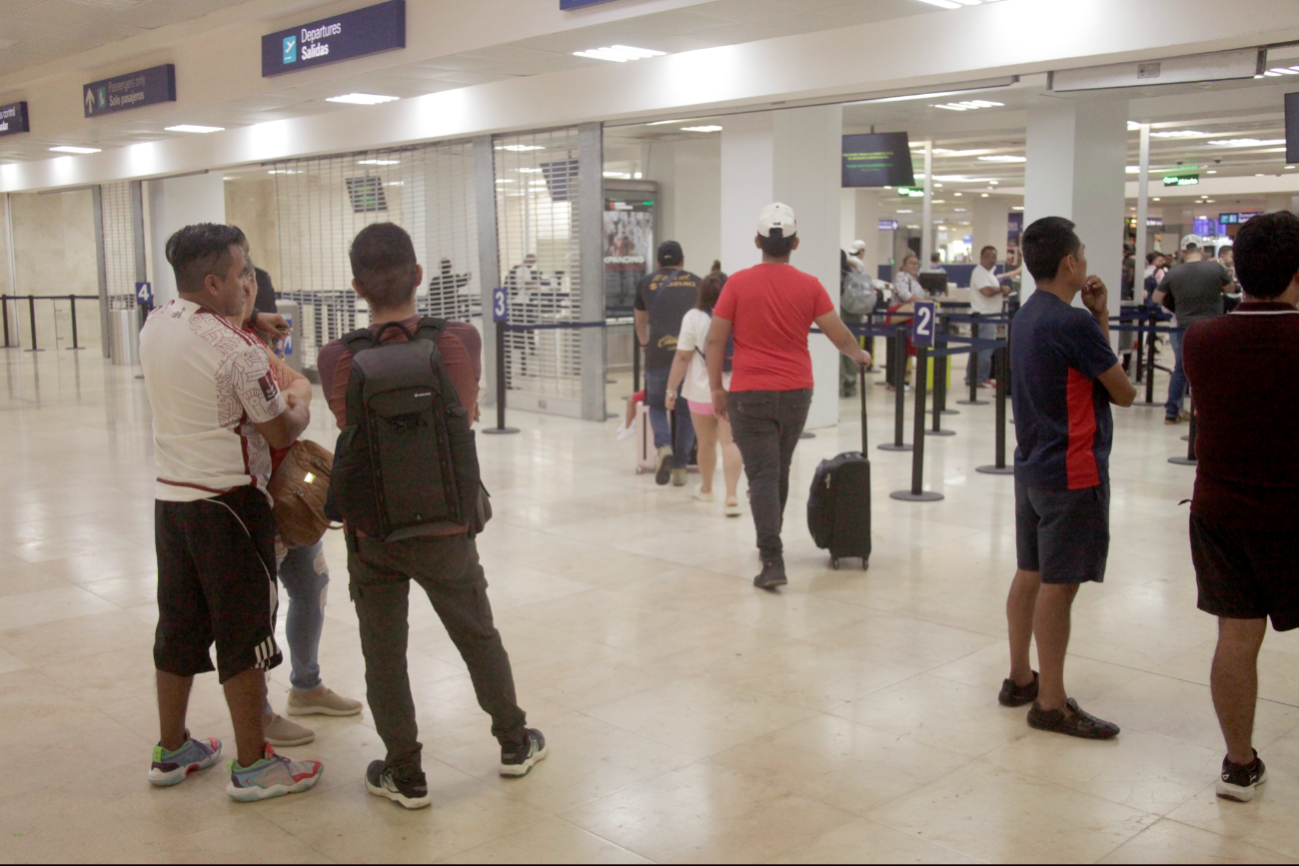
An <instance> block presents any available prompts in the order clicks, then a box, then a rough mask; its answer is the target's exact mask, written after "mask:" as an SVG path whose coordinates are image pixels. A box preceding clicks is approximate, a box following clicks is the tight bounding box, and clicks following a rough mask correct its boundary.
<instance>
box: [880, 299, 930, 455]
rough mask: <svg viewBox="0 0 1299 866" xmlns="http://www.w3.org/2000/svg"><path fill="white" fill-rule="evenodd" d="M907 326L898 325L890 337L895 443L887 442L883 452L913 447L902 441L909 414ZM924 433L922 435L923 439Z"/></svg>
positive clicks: (922, 414) (906, 449) (922, 412)
mask: <svg viewBox="0 0 1299 866" xmlns="http://www.w3.org/2000/svg"><path fill="white" fill-rule="evenodd" d="M906 329H907V326H906V325H897V326H896V327H895V328H894V331H893V336H892V337H889V348H890V349H891V350H892V352H893V357H892V358H891V359H890V360H889V375H888V378H889V379H896V380H897V382H896V384H895V386H894V387H895V388H896V390H895V391H894V393H893V396H894V402H893V441H892V442H885V443H883V444H882V445H880V446H879V449H880V450H881V451H910V450H911V448H912V446H910V445H907V444H906V443H905V442H903V441H902V434H903V424H904V423H905V418H906V414H907V402H906V401H907V394H906V391H907V386H906V378H907V377H906V367H907V340H906ZM924 414H925V413H924V409H923V408H922V409H921V411H920V420H921V424H920V426H921V429H922V430H923V429H924ZM923 435H924V434H923V433H922V434H921V436H922V438H923Z"/></svg>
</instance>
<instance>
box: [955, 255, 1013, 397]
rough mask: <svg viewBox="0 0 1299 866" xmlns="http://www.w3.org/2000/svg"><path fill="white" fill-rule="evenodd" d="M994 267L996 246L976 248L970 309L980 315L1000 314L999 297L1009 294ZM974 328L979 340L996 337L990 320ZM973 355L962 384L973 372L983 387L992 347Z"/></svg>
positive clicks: (986, 381) (995, 263) (986, 382)
mask: <svg viewBox="0 0 1299 866" xmlns="http://www.w3.org/2000/svg"><path fill="white" fill-rule="evenodd" d="M996 267H997V248H996V247H994V246H992V245H991V244H989V245H988V246H986V247H984V248H983V249H981V250H979V263H978V264H977V265H975V267H974V270H973V271H971V272H970V311H971V312H974V313H978V314H979V317H980V318H982V317H984V316H995V315H998V314H1000V313H1001V305H1002V300H1003V299H1004V298H1005V297H1006V296H1007V295H1009V294H1010V287H1009V286H1003V285H1002V284H1001V281H1000V280H999V279H998V278H997V275H996V274H994V273H993V269H994V268H996ZM975 330H976V331H977V333H975V334H973V335H972V336H974V337H977V338H978V339H980V340H995V339H997V325H996V324H995V323H994V322H983V321H980V322H979V324H978V325H977V326H976V328H975ZM974 357H975V361H974V363H971V364H970V365H968V366H967V367H966V368H965V384H966V385H967V386H968V385H969V384H970V376H971V375H972V374H973V375H976V376H977V377H978V378H976V379H975V384H976V385H978V386H979V387H980V388H986V387H988V386H989V381H990V379H991V377H992V350H991V349H981V350H980V351H978V352H977V353H975V356H974Z"/></svg>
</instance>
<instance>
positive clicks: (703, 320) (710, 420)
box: [666, 257, 851, 517]
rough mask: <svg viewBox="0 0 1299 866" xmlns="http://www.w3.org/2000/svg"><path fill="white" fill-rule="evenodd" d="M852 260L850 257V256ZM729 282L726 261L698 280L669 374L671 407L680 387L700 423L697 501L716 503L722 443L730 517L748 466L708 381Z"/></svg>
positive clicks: (724, 381)
mask: <svg viewBox="0 0 1299 866" xmlns="http://www.w3.org/2000/svg"><path fill="white" fill-rule="evenodd" d="M850 258H851V257H850ZM725 285H726V274H724V273H722V265H721V262H714V263H713V269H712V271H711V272H710V273H709V274H708V276H706V277H704V278H703V280H701V281H700V283H699V290H698V291H699V294H698V300H696V302H695V308H694V309H693V310H690V311H689V312H687V313H686V314H685V316H683V317H682V318H681V332H680V333H679V334H678V335H677V354H676V356H675V357H674V358H673V359H672V369H671V371H670V372H669V373H668V389H667V397H666V402H667V408H668V410H669V411H673V410H675V409H676V404H677V388H678V387H681V386H682V383H683V382H684V383H685V384H684V387H681V394H682V396H684V397H685V398H686V402H687V403H689V404H690V420H691V421H693V422H694V425H695V437H696V439H697V441H698V444H699V448H698V452H699V480H700V485H699V489H698V490H696V491H695V499H698V500H699V501H700V502H712V501H713V475H714V474H715V472H716V470H717V445H718V444H719V442H720V444H721V446H722V476H723V477H724V478H725V479H726V516H727V517H739V516H740V500H739V493H738V488H739V485H740V471H741V470H742V469H743V468H744V464H743V461H742V460H741V458H740V449H739V447H738V446H736V444H735V440H734V439H732V438H731V422H730V421H728V420H726V419H724V418H718V417H717V415H716V414H715V413H714V412H713V397H712V389H711V388H710V387H709V385H708V366H707V364H706V363H705V360H704V347H705V345H707V343H708V329H709V328H710V327H711V326H712V323H713V307H714V306H716V305H717V299H718V298H720V297H721V295H722V287H723V286H725ZM722 384H723V385H724V386H725V387H726V388H727V390H729V389H730V386H731V374H730V373H725V374H724V375H723V378H722Z"/></svg>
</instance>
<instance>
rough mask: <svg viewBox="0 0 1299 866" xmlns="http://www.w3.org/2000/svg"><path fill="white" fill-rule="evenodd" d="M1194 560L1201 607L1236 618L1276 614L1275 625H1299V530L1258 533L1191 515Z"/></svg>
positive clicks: (1282, 628) (1284, 627)
mask: <svg viewBox="0 0 1299 866" xmlns="http://www.w3.org/2000/svg"><path fill="white" fill-rule="evenodd" d="M1191 561H1192V562H1194V563H1195V583H1196V585H1197V586H1198V587H1199V590H1200V600H1199V608H1200V610H1202V611H1204V612H1205V613H1211V614H1213V615H1214V616H1225V617H1230V618H1232V619H1263V618H1265V617H1269V616H1270V617H1271V618H1272V628H1274V629H1276V630H1277V631H1289V630H1290V629H1292V628H1296V627H1299V535H1297V534H1296V533H1293V532H1259V531H1258V530H1254V529H1237V528H1235V527H1230V526H1223V525H1222V524H1220V523H1211V522H1208V521H1204V520H1201V519H1200V518H1198V517H1196V516H1195V515H1194V514H1192V515H1191Z"/></svg>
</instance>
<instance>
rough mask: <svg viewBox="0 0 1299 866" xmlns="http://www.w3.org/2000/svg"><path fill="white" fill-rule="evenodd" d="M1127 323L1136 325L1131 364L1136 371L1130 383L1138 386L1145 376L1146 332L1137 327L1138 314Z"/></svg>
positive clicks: (1138, 321) (1139, 319)
mask: <svg viewBox="0 0 1299 866" xmlns="http://www.w3.org/2000/svg"><path fill="white" fill-rule="evenodd" d="M1128 321H1130V322H1137V323H1138V328H1137V339H1136V347H1135V351H1134V352H1133V363H1134V364H1135V366H1136V370H1135V375H1134V376H1133V377H1132V383H1133V384H1134V385H1140V384H1141V377H1142V376H1144V375H1145V368H1146V339H1145V338H1146V332H1145V329H1144V328H1141V327H1139V325H1140V322H1141V318H1140V314H1138V317H1137V318H1135V319H1129V320H1128Z"/></svg>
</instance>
